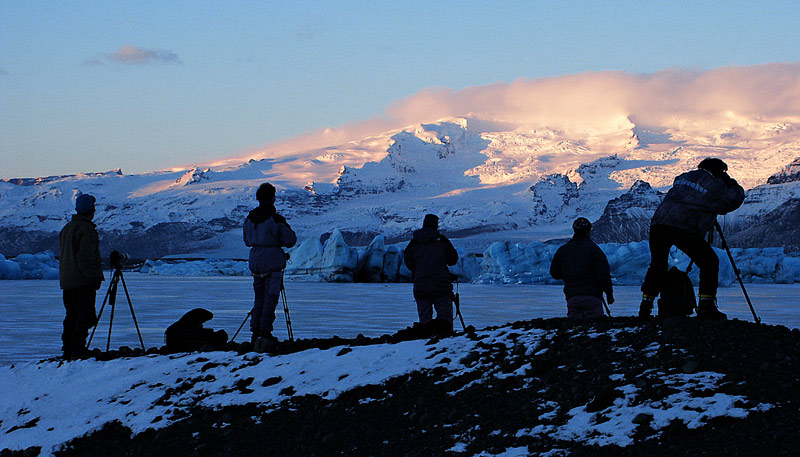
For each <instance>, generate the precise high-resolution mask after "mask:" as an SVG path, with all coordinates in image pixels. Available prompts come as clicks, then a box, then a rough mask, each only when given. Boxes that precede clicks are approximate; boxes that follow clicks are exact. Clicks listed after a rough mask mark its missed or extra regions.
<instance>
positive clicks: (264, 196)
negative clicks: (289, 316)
mask: <svg viewBox="0 0 800 457" xmlns="http://www.w3.org/2000/svg"><path fill="white" fill-rule="evenodd" d="M256 200H258V207H257V208H255V209H254V210H252V211H250V213H249V214H248V215H247V218H246V219H245V221H244V227H243V234H244V244H245V245H246V246H248V247H250V257H249V261H248V263H249V267H250V272H251V273H252V275H253V291H254V292H255V299H254V301H253V310H252V311H251V316H250V331H251V332H253V335H252V338H251V341H252V342H253V343H255V342H256V341H257V340H258V339H259V338H266V339H268V340H271V341H277V338H276V337H275V336H273V335H272V324H273V323H274V322H275V308H276V307H277V306H278V300H279V298H280V293H281V289H282V288H283V269H284V268H286V259H287V256H286V253H285V252H284V251H283V248H290V247H292V246H294V245H295V243H297V235H296V234H295V232H294V230H292V228H291V227H290V226H289V223H288V222H286V218H284V217H283V216H281V215H280V214H278V213H277V211H276V209H275V187H274V186H273V185H272V184H270V183H264V184H262V185H261V186H259V188H258V190H257V191H256Z"/></svg>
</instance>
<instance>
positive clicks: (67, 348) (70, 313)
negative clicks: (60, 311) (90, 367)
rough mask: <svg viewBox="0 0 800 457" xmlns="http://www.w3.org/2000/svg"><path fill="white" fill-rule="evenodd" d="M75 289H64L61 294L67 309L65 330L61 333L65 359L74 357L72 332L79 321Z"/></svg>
mask: <svg viewBox="0 0 800 457" xmlns="http://www.w3.org/2000/svg"><path fill="white" fill-rule="evenodd" d="M73 290H74V289H64V291H63V292H62V294H61V295H62V297H63V299H64V310H65V311H66V316H65V317H64V323H63V325H64V330H63V332H62V333H61V344H62V346H61V350H62V351H63V353H64V358H65V359H70V358H72V333H73V329H74V328H75V322H76V321H77V315H76V313H75V305H74V302H73V297H72V291H73Z"/></svg>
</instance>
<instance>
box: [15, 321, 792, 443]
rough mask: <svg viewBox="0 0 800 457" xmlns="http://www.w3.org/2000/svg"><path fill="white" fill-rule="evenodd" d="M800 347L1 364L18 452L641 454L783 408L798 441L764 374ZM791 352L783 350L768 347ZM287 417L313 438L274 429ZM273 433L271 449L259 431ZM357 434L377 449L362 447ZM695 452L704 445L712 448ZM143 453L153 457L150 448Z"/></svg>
mask: <svg viewBox="0 0 800 457" xmlns="http://www.w3.org/2000/svg"><path fill="white" fill-rule="evenodd" d="M731 332H738V333H739V334H741V335H743V336H744V335H746V336H747V339H746V341H747V346H746V348H745V349H744V350H742V349H740V348H741V347H742V346H741V344H740V343H739V342H737V339H736V338H730V337H729V336H726V335H728V334H730V333H731ZM665 333H666V334H668V335H665ZM698 334H700V335H702V336H703V338H697V337H696V336H697V335H698ZM689 336H692V337H690V338H687V337H689ZM387 337H388V336H387ZM382 340H383V342H384V343H386V342H387V341H388V340H391V337H388V340H387V339H382ZM697 340H701V341H702V343H697ZM797 341H798V336H797V333H796V332H795V333H790V332H789V330H788V329H785V328H781V327H769V326H757V325H754V324H749V323H743V322H740V321H732V322H727V323H723V324H722V325H720V324H719V323H716V324H715V323H709V322H707V321H700V320H694V319H693V320H685V321H680V320H678V321H675V322H672V323H671V324H669V323H668V322H666V321H665V322H664V325H663V327H662V325H661V324H654V323H651V324H649V325H647V324H645V325H643V324H641V323H637V322H636V321H634V320H632V319H629V320H624V319H617V320H611V319H608V320H603V321H592V322H584V323H576V322H575V321H571V322H570V321H565V320H559V319H554V320H547V321H542V320H535V321H528V322H518V323H515V324H509V325H506V326H503V327H500V328H494V329H486V330H482V331H478V332H468V333H467V334H464V335H461V336H457V337H451V338H442V339H439V338H434V339H432V340H429V341H426V340H411V341H399V342H395V343H393V344H379V343H380V342H379V341H378V340H368V339H362V340H359V339H356V340H350V341H344V340H340V343H339V344H340V345H334V346H332V347H331V346H330V343H331V342H330V341H327V343H328V347H327V348H311V349H305V350H300V351H299V352H294V351H290V352H289V353H287V352H285V351H282V350H280V348H278V350H277V352H276V353H275V354H272V355H270V354H264V353H255V352H241V351H240V353H237V352H222V351H219V352H206V353H199V354H198V353H191V354H174V355H169V356H166V355H148V356H141V357H134V358H119V359H115V360H111V361H106V362H97V361H93V360H87V361H76V362H70V363H60V362H58V361H43V362H38V363H33V362H30V363H23V364H18V365H15V366H9V367H2V368H0V371H1V372H2V376H0V389H2V391H3V392H5V393H6V395H3V396H2V397H0V419H2V423H0V449H4V448H8V449H12V450H13V449H29V448H36V447H40V448H41V454H42V455H51V453H53V452H55V451H58V450H59V449H62V450H70V449H72V450H73V453H72V454H67V455H82V452H87V449H83V448H84V447H87V448H89V449H92V452H93V453H106V455H114V454H115V453H122V452H124V453H126V454H127V453H132V454H135V455H165V454H166V453H167V452H168V450H169V449H171V447H172V446H174V447H176V448H177V449H180V448H181V447H183V452H184V453H185V451H186V446H190V447H191V448H192V449H195V452H198V453H199V454H198V455H220V454H226V455H246V454H247V453H246V452H245V450H246V449H247V447H248V446H254V447H262V452H266V453H270V452H274V453H283V454H286V453H289V454H294V455H309V454H310V453H311V452H322V451H323V450H327V452H329V453H336V454H338V453H340V452H342V453H345V454H349V455H374V454H375V446H378V447H380V446H382V445H385V444H388V443H392V446H393V449H394V450H395V452H393V453H391V455H408V454H410V453H412V452H411V449H413V448H414V446H416V445H418V444H420V443H423V445H424V447H425V448H426V449H428V450H429V451H432V450H438V451H436V452H433V453H434V454H437V455H441V454H442V453H443V452H444V451H445V450H447V451H449V452H450V453H453V454H454V455H458V454H462V453H466V454H467V455H478V453H480V452H482V451H485V450H490V449H492V448H494V449H496V448H497V447H498V446H501V447H500V449H503V448H510V447H515V448H519V449H520V450H525V451H526V452H525V453H527V451H529V450H530V451H531V452H533V453H539V452H544V451H548V450H558V449H560V450H561V452H560V453H558V454H557V455H570V454H571V452H576V451H578V450H580V448H584V450H592V449H593V450H594V451H595V452H594V453H593V455H612V454H613V455H618V454H619V452H620V451H622V450H623V449H624V448H628V451H630V452H631V453H633V454H641V446H643V445H644V446H648V445H658V444H661V441H662V440H667V439H669V438H670V436H672V435H673V434H676V433H677V434H678V435H677V436H680V434H681V433H690V432H689V431H690V430H697V431H699V432H701V433H702V434H703V435H707V434H709V433H713V431H714V430H715V424H717V423H720V422H719V420H720V418H724V420H725V421H726V422H725V423H727V424H729V425H730V426H744V427H747V426H748V425H749V424H751V422H748V421H749V420H751V419H752V420H753V421H754V422H753V423H760V422H759V421H760V420H761V418H762V417H764V414H765V413H769V414H772V415H773V416H772V417H773V420H774V422H773V423H772V424H773V425H772V426H771V429H769V430H771V431H773V432H776V433H778V432H785V431H786V430H790V429H791V428H792V427H794V426H795V424H796V422H797V419H796V414H795V412H796V404H797V399H796V398H795V397H794V396H793V395H792V394H790V393H787V392H791V391H792V389H794V388H795V386H796V385H797V382H796V380H794V381H793V380H792V379H794V378H791V379H787V380H786V382H787V383H789V385H787V386H784V389H783V390H780V389H774V388H770V386H769V385H768V383H766V385H765V383H764V382H763V381H764V380H763V379H762V377H763V376H764V375H766V374H767V373H762V372H764V368H763V366H764V364H767V363H770V364H772V363H777V365H775V368H774V369H772V371H774V373H775V376H776V377H779V376H784V375H786V374H787V373H791V372H792V369H793V368H792V367H793V363H794V362H793V360H792V359H793V358H794V357H796V354H797V346H796V343H797ZM300 343H302V342H297V343H294V344H300ZM306 343H310V342H306ZM356 343H358V344H356ZM284 344H286V348H290V347H291V345H292V343H284ZM774 344H779V345H780V346H781V347H782V348H783V349H782V351H780V352H776V351H764V349H763V347H764V346H765V345H774ZM247 345H249V343H244V344H243V345H241V346H238V348H239V349H246V348H247V347H249V346H247ZM759 351H764V352H766V353H764V354H761V353H760V352H759ZM784 357H785V358H784ZM759 365H761V366H762V368H761V369H758V368H756V367H758V366H759ZM77 379H80V382H81V388H79V389H76V384H75V380H77ZM8 393H10V395H9V394H8ZM339 412H342V413H343V414H344V416H343V417H339ZM287 414H289V415H291V416H290V417H288V418H287V417H286V415H287ZM303 418H305V419H303ZM783 419H785V420H787V421H788V422H783V421H782V420H783ZM278 423H283V424H291V426H292V429H293V430H294V431H295V432H294V433H282V432H280V431H278V430H280V429H278V430H274V429H269V427H275V426H276V424H278ZM676 424H680V426H681V427H680V428H677V429H676ZM403 425H405V427H402V428H398V427H401V426H403ZM262 426H263V427H267V428H268V429H269V430H270V431H271V432H272V435H271V438H270V439H268V440H265V439H264V436H263V435H259V434H258V433H253V432H254V431H256V430H258V428H259V427H262ZM306 429H309V430H310V431H311V433H309V432H308V431H306ZM314 430H317V433H316V436H315V435H314V433H313V431H314ZM347 430H349V431H347ZM398 430H401V431H402V433H397V432H398ZM117 433H121V435H119V437H118V438H116V439H115V438H114V434H117ZM231 433H234V434H236V437H235V438H234V437H231V436H230V434H231ZM354 433H355V434H358V435H360V439H356V440H352V439H351V437H350V436H349V435H350V434H354ZM92 434H96V435H95V436H94V437H92ZM328 434H331V436H330V437H326V436H327V435H328ZM84 435H86V438H80V437H82V436H84ZM154 435H155V438H156V439H153V437H154ZM406 436H413V437H414V438H413V439H412V440H411V441H405V440H403V437H406ZM76 438H77V440H75V441H72V440H73V439H76ZM158 438H160V439H158ZM230 438H233V439H230ZM744 438H745V439H749V438H748V437H744ZM729 439H732V440H734V441H735V439H734V438H729ZM83 440H89V441H88V442H84V441H83ZM70 441H72V443H71V444H69V445H68V446H67V447H66V448H62V446H64V444H66V443H68V442H70ZM681 443H682V446H685V447H688V448H695V449H698V450H699V449H703V447H702V446H703V444H702V443H701V441H700V440H698V441H688V440H686V441H681ZM690 443H691V444H690ZM98 446H99V447H98ZM111 446H119V447H117V448H112V449H107V447H111ZM139 446H144V447H145V449H146V454H140V452H144V451H135V452H133V451H134V450H135V449H137V448H138V447H139ZM218 446H229V447H230V449H216V447H218ZM265 446H267V447H269V449H263V447H265ZM332 446H333V448H335V449H337V452H332V451H331V449H332ZM278 449H280V452H278ZM566 449H571V451H566ZM712 449H713V447H712ZM347 450H349V452H347ZM179 452H180V451H179ZM237 452H238V453H237ZM598 452H599V453H600V454H597V453H598ZM239 453H241V454H239ZM496 453H497V452H492V454H496ZM615 453H616V454H615ZM32 455H35V454H34V453H32ZM117 455H119V454H117ZM523 455H524V453H523ZM579 455H581V454H579Z"/></svg>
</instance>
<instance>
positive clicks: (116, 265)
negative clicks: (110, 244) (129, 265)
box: [108, 251, 130, 270]
mask: <svg viewBox="0 0 800 457" xmlns="http://www.w3.org/2000/svg"><path fill="white" fill-rule="evenodd" d="M128 259H130V256H128V254H125V253H124V252H119V251H111V255H110V256H109V258H108V262H109V264H110V265H111V268H112V269H115V270H120V269H122V264H123V263H124V262H127V261H128Z"/></svg>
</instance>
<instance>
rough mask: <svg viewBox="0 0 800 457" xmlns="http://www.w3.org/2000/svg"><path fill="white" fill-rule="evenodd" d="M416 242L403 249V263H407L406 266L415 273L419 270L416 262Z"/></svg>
mask: <svg viewBox="0 0 800 457" xmlns="http://www.w3.org/2000/svg"><path fill="white" fill-rule="evenodd" d="M415 245H416V243H414V240H411V241H409V242H408V246H406V248H405V249H403V262H405V264H406V266H407V267H408V269H409V270H411V272H412V273H413V272H414V271H415V270H416V269H417V264H416V261H415V260H414V246H415Z"/></svg>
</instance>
